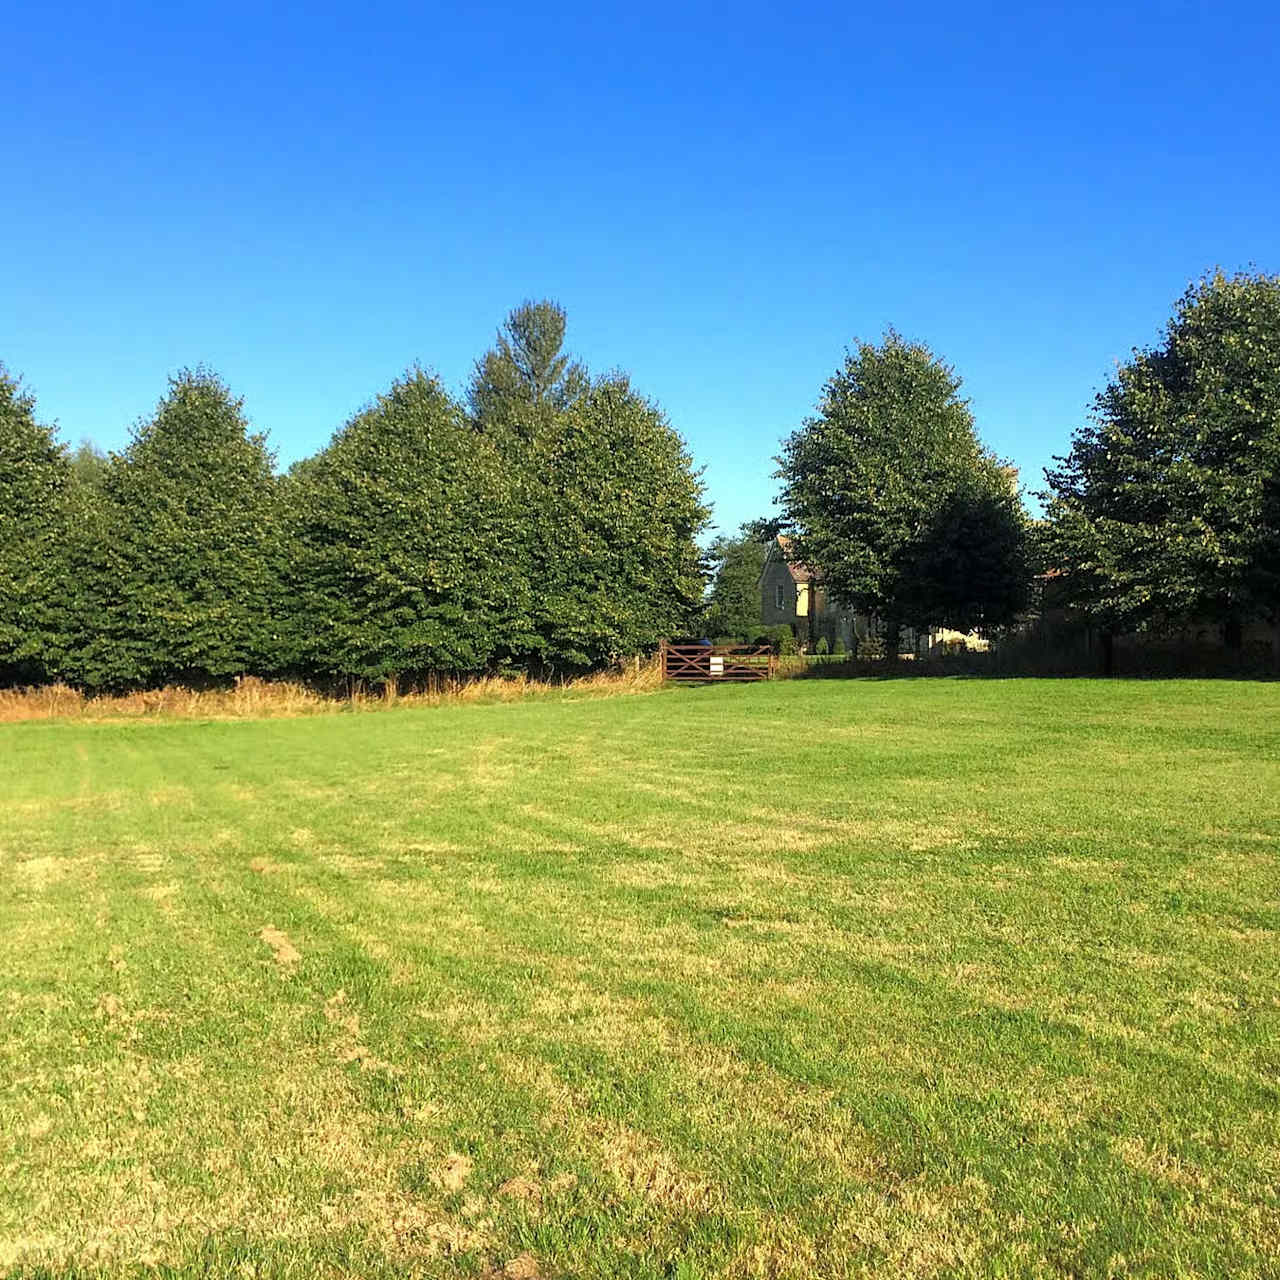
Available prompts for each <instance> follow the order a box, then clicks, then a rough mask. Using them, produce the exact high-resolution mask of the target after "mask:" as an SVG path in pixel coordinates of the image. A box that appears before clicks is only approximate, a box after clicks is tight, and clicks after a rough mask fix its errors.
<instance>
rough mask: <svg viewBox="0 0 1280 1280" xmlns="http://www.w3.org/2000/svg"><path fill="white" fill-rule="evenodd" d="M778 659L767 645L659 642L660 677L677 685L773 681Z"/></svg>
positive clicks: (770, 646)
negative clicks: (660, 643) (660, 645)
mask: <svg viewBox="0 0 1280 1280" xmlns="http://www.w3.org/2000/svg"><path fill="white" fill-rule="evenodd" d="M777 671H778V658H777V655H776V654H775V653H774V651H773V646H772V645H769V644H754V645H753V644H672V643H671V642H670V641H668V640H664V641H663V642H662V678H663V679H664V680H675V681H676V682H677V683H679V684H720V683H722V682H726V683H739V684H740V683H742V682H744V681H747V680H772V679H773V677H774V676H775V675H776V674H777Z"/></svg>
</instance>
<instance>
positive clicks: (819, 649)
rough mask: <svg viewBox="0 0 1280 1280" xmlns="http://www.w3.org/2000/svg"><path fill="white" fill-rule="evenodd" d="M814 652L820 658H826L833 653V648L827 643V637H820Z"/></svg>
mask: <svg viewBox="0 0 1280 1280" xmlns="http://www.w3.org/2000/svg"><path fill="white" fill-rule="evenodd" d="M813 651H814V653H816V654H817V655H818V656H819V657H820V658H825V657H826V655H827V654H828V653H830V652H831V646H830V645H829V644H828V643H827V637H826V636H819V637H818V643H817V644H815V645H814V646H813Z"/></svg>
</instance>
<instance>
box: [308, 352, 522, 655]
mask: <svg viewBox="0 0 1280 1280" xmlns="http://www.w3.org/2000/svg"><path fill="white" fill-rule="evenodd" d="M287 491H288V498H289V507H290V513H291V514H290V537H289V545H290V551H291V556H290V559H291V563H292V568H291V571H290V575H289V596H290V599H291V600H292V602H293V614H294V641H293V643H294V663H295V665H296V666H297V667H298V668H299V669H301V670H302V671H304V672H307V673H309V674H312V675H318V676H339V677H350V676H354V677H360V678H363V679H369V680H386V679H388V678H390V677H393V676H394V677H406V678H413V677H415V676H419V675H422V674H425V673H429V672H475V671H480V670H483V669H484V668H486V667H488V666H490V665H493V664H494V663H495V662H498V661H501V660H503V659H504V658H506V657H507V656H508V655H509V649H510V642H511V636H512V632H513V630H515V629H516V628H518V626H519V625H520V621H521V619H522V618H523V617H524V616H525V615H526V614H527V611H528V603H527V595H528V590H527V585H525V584H526V579H525V578H524V566H523V564H522V544H521V539H520V536H519V534H520V530H519V529H518V527H517V526H516V525H515V524H514V523H513V521H514V518H515V515H514V511H513V508H512V505H511V502H512V498H511V495H512V489H511V486H510V484H509V477H508V471H507V468H506V466H505V464H504V460H503V459H502V458H501V456H500V455H499V452H498V450H497V448H496V447H495V444H494V442H493V441H492V440H491V439H489V438H488V437H487V436H485V435H483V434H477V433H476V432H475V431H474V430H473V429H472V427H471V424H470V422H469V421H468V419H467V416H466V414H465V413H464V411H463V409H462V407H461V406H460V405H459V404H458V403H457V402H455V401H454V400H453V399H452V398H451V397H450V396H449V394H448V393H447V392H446V391H445V390H444V388H443V387H441V385H440V383H439V381H438V380H437V379H436V378H434V377H432V376H430V375H428V374H426V373H424V372H423V371H422V370H419V369H414V370H412V371H410V372H409V373H408V374H406V375H405V377H403V378H402V379H400V380H399V381H398V382H396V383H395V384H394V385H393V386H392V387H391V388H390V390H389V391H387V392H386V393H385V394H383V395H381V396H379V397H378V399H377V400H376V401H375V402H374V404H373V405H372V406H370V407H369V408H368V409H366V410H364V411H363V412H361V413H358V414H356V416H355V417H353V418H352V419H351V421H350V422H348V423H347V424H346V426H345V427H343V428H342V430H341V431H339V432H338V434H337V435H336V437H335V438H334V440H333V442H332V443H331V444H330V445H329V447H328V448H327V449H326V450H325V451H324V452H323V453H321V454H319V455H318V456H317V457H316V458H313V459H310V460H308V461H307V463H306V465H305V466H303V467H300V468H297V469H296V472H295V474H294V476H293V477H291V478H290V480H289V482H288V490H287ZM513 546H514V549H515V550H514V554H509V549H510V548H512V547H513Z"/></svg>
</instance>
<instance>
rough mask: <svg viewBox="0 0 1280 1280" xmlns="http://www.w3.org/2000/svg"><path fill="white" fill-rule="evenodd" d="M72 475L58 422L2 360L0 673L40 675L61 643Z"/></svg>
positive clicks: (2, 676) (4, 676)
mask: <svg viewBox="0 0 1280 1280" xmlns="http://www.w3.org/2000/svg"><path fill="white" fill-rule="evenodd" d="M70 482H71V471H70V466H69V463H68V461H67V455H66V450H65V449H64V448H63V447H62V446H61V445H60V444H58V443H57V441H56V439H55V438H54V430H53V428H52V427H49V426H44V425H42V424H40V423H38V422H37V421H36V417H35V399H34V397H33V396H32V395H30V394H29V393H28V392H26V391H24V390H23V389H22V387H21V385H20V384H19V383H18V381H17V379H15V378H13V377H11V376H10V375H9V373H8V372H7V371H6V370H5V368H4V366H3V365H0V679H9V680H13V679H18V678H29V679H38V678H41V677H42V676H43V675H45V674H46V673H47V672H48V670H49V668H50V666H51V663H52V659H53V655H54V653H55V652H56V651H57V650H58V649H59V648H60V646H61V641H62V634H61V633H62V629H63V626H64V625H65V624H64V618H63V599H62V595H63V593H62V582H61V574H60V572H59V569H60V551H61V547H62V544H63V542H64V540H65V535H66V530H67V521H68V507H67V500H68V494H69V488H70Z"/></svg>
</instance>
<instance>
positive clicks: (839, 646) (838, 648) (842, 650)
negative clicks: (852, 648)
mask: <svg viewBox="0 0 1280 1280" xmlns="http://www.w3.org/2000/svg"><path fill="white" fill-rule="evenodd" d="M831 652H832V653H834V654H835V655H836V657H843V656H844V655H845V654H846V653H847V652H848V649H847V648H846V647H845V643H844V640H843V639H842V638H841V637H840V636H837V637H836V642H835V644H833V645H832V646H831Z"/></svg>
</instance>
